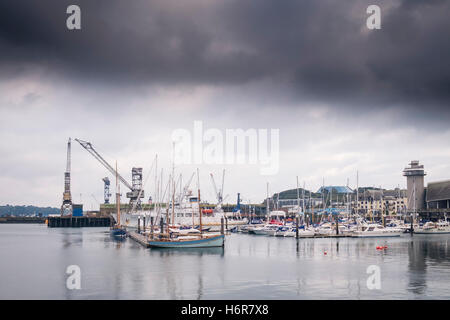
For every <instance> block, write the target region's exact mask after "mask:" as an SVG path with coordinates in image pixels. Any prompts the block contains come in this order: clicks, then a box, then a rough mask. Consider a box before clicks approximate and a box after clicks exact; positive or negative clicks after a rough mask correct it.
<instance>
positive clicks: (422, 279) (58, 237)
mask: <svg viewBox="0 0 450 320" xmlns="http://www.w3.org/2000/svg"><path fill="white" fill-rule="evenodd" d="M377 246H387V248H386V249H384V250H377V249H376V247H377ZM0 257H1V258H0V259H1V262H0V284H1V285H0V299H220V300H222V299H450V235H434V236H427V235H414V236H412V237H411V236H410V235H402V236H401V237H397V238H384V239H382V238H378V239H353V238H341V239H300V240H298V241H297V240H296V239H294V238H276V237H266V236H255V235H253V236H252V235H245V234H231V235H229V236H227V238H226V242H225V248H208V249H184V250H174V249H146V248H144V247H142V246H141V245H139V244H137V243H136V242H134V241H132V240H131V239H125V240H123V241H117V240H115V239H113V238H111V237H110V235H109V230H108V229H107V228H54V229H53V228H47V227H46V226H45V225H21V224H11V225H0ZM70 265H77V266H79V267H80V270H81V289H80V290H69V289H67V287H66V280H67V277H68V274H66V269H67V267H68V266H70ZM370 265H375V266H378V267H379V270H380V279H381V288H380V289H372V290H370V289H369V288H368V286H367V279H368V278H369V277H370V274H368V273H367V268H368V267H369V266H370Z"/></svg>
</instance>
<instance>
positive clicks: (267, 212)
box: [266, 182, 270, 221]
mask: <svg viewBox="0 0 450 320" xmlns="http://www.w3.org/2000/svg"><path fill="white" fill-rule="evenodd" d="M266 199H267V200H266V202H267V210H266V215H267V221H269V212H270V202H269V183H268V182H267V198H266Z"/></svg>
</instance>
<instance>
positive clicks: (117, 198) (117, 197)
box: [116, 161, 120, 227]
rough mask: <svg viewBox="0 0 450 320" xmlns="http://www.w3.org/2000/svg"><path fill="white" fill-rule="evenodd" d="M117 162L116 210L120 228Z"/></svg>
mask: <svg viewBox="0 0 450 320" xmlns="http://www.w3.org/2000/svg"><path fill="white" fill-rule="evenodd" d="M117 174H118V173H117V161H116V210H117V224H116V225H117V226H118V227H120V184H119V178H118V176H117Z"/></svg>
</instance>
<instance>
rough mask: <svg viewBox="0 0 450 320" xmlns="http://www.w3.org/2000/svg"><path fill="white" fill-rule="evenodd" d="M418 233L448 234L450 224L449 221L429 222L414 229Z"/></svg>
mask: <svg viewBox="0 0 450 320" xmlns="http://www.w3.org/2000/svg"><path fill="white" fill-rule="evenodd" d="M414 233H417V234H447V233H450V225H449V223H448V222H447V221H439V222H431V221H429V222H427V223H425V224H424V225H423V226H422V227H418V228H417V229H414Z"/></svg>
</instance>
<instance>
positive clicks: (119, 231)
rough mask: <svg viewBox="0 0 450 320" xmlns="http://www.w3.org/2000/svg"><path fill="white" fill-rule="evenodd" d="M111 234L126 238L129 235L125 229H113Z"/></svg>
mask: <svg viewBox="0 0 450 320" xmlns="http://www.w3.org/2000/svg"><path fill="white" fill-rule="evenodd" d="M110 233H111V235H112V236H113V237H125V236H126V235H127V232H126V231H125V229H111V230H110Z"/></svg>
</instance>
